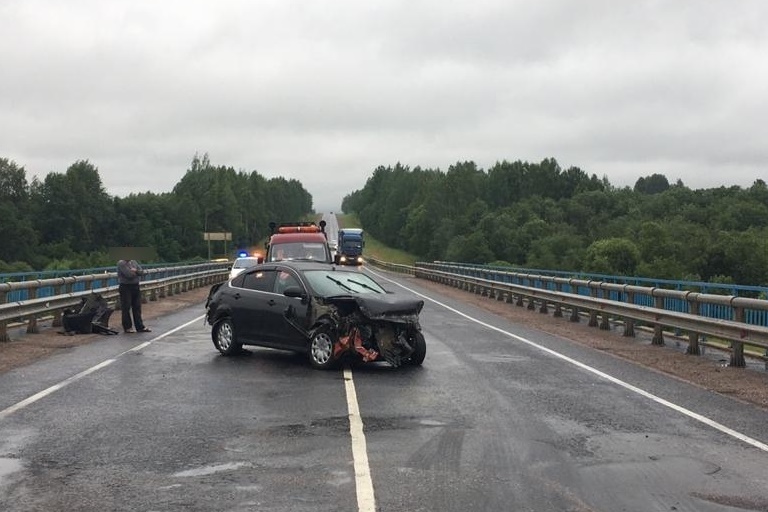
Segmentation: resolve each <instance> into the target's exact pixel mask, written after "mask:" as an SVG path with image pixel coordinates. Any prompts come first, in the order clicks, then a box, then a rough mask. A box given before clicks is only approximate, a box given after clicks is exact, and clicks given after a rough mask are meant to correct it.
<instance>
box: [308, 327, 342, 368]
mask: <svg viewBox="0 0 768 512" xmlns="http://www.w3.org/2000/svg"><path fill="white" fill-rule="evenodd" d="M335 341H336V336H335V335H334V334H333V330H332V329H331V327H330V326H328V325H321V326H320V327H318V328H317V329H315V330H314V331H312V336H311V338H310V341H309V362H310V363H311V364H312V366H314V367H315V368H317V369H319V370H328V369H330V368H333V366H334V364H335V362H336V361H335V360H334V359H333V344H334V343H335Z"/></svg>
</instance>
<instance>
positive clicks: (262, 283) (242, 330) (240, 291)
mask: <svg viewBox="0 0 768 512" xmlns="http://www.w3.org/2000/svg"><path fill="white" fill-rule="evenodd" d="M274 281H275V269H274V268H265V269H253V270H251V269H248V270H246V271H245V272H243V273H242V274H241V275H239V276H237V277H236V278H235V279H233V280H232V283H231V288H232V290H231V298H230V308H231V311H232V322H233V323H234V327H235V332H236V333H238V336H239V337H240V338H241V339H243V341H246V342H250V343H253V344H258V343H259V342H260V341H262V340H263V339H264V317H265V312H266V311H267V310H268V308H269V305H268V302H269V300H270V299H271V296H272V295H273V293H272V289H273V287H274Z"/></svg>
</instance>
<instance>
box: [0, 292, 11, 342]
mask: <svg viewBox="0 0 768 512" xmlns="http://www.w3.org/2000/svg"><path fill="white" fill-rule="evenodd" d="M6 302H8V292H6V293H0V304H5V303H6ZM4 341H11V337H10V336H8V321H7V320H2V321H0V342H4Z"/></svg>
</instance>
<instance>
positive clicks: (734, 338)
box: [368, 258, 768, 369]
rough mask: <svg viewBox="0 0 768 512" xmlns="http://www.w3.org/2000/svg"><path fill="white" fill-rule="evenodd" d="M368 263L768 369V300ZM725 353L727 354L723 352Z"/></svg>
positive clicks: (421, 265) (438, 266)
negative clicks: (645, 330)
mask: <svg viewBox="0 0 768 512" xmlns="http://www.w3.org/2000/svg"><path fill="white" fill-rule="evenodd" d="M368 262H369V263H371V264H373V265H376V266H379V267H381V268H384V269H387V270H391V271H395V272H400V273H406V274H410V275H413V276H415V277H417V278H422V279H428V280H430V281H435V282H438V283H441V284H445V285H448V286H453V287H456V288H461V289H464V290H467V291H470V292H474V293H478V294H481V295H485V296H488V297H490V298H494V299H496V300H503V301H506V302H510V303H514V304H516V305H518V306H524V305H527V307H528V309H537V308H538V310H539V311H540V312H542V313H547V312H549V308H550V307H551V308H554V315H555V316H563V309H564V308H565V309H567V310H570V320H571V321H574V322H577V321H579V320H580V318H581V314H580V313H581V312H584V313H586V314H587V315H588V317H589V325H590V326H593V327H600V328H601V329H610V326H611V322H612V321H616V320H620V321H621V323H622V324H623V326H624V335H625V336H634V335H635V328H636V327H638V326H641V325H642V326H649V327H650V328H652V329H653V341H652V343H653V344H656V345H663V344H664V331H665V329H669V328H672V329H675V330H676V331H685V332H686V333H687V334H688V349H687V353H689V354H692V355H700V354H701V351H702V346H703V345H707V344H710V343H708V342H707V337H711V338H712V339H713V341H714V340H722V341H723V342H725V343H728V344H729V346H726V347H725V348H726V349H727V350H729V351H730V352H731V361H730V364H731V365H732V366H736V367H743V366H745V365H746V361H745V357H744V347H745V345H746V346H748V347H752V348H754V349H757V350H759V351H762V354H763V355H762V356H760V357H761V358H762V359H763V360H765V361H767V363H766V364H767V369H768V326H766V325H765V324H764V323H763V322H765V321H766V318H768V300H763V299H756V298H749V297H737V296H733V295H718V294H708V293H700V292H694V291H683V290H671V289H666V288H658V287H644V286H636V285H629V284H616V283H607V282H603V281H593V280H583V279H574V278H565V277H554V276H542V275H532V274H520V273H517V272H504V271H497V270H488V269H478V268H470V267H465V268H462V267H457V266H455V265H449V266H447V265H444V264H441V263H416V265H415V266H413V267H410V266H406V265H394V264H391V263H386V262H382V261H377V260H375V259H370V258H369V259H368ZM720 348H723V347H720Z"/></svg>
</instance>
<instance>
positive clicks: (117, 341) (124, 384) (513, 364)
mask: <svg viewBox="0 0 768 512" xmlns="http://www.w3.org/2000/svg"><path fill="white" fill-rule="evenodd" d="M377 273H379V274H381V273H380V272H377ZM382 275H384V276H387V278H390V279H394V280H395V281H397V282H400V283H403V284H404V285H405V286H407V287H408V288H409V289H411V290H412V291H413V292H417V293H424V292H423V291H422V290H421V289H419V287H418V282H417V281H414V280H412V279H408V278H403V277H396V276H392V275H389V274H382ZM387 288H389V289H392V290H398V291H399V292H402V293H411V292H409V291H405V290H403V289H401V288H399V287H398V286H397V285H396V284H395V283H388V284H387ZM426 295H428V297H429V299H434V300H436V301H438V302H439V303H441V304H438V303H436V302H433V301H432V300H429V299H428V300H427V303H426V305H425V308H424V311H423V312H422V326H423V328H424V333H425V337H426V340H427V347H428V348H427V358H426V360H425V363H424V366H423V367H421V368H400V369H392V368H390V367H388V366H386V365H385V364H376V365H364V366H356V367H354V368H352V370H351V375H352V383H353V384H354V389H355V391H356V399H357V400H356V404H357V406H358V407H359V411H360V419H361V420H362V422H363V425H364V434H365V447H366V450H365V453H366V454H367V467H368V468H369V471H370V481H371V483H372V490H373V496H372V499H373V500H375V505H376V510H380V511H446V512H466V511H527V510H531V511H592V510H599V511H673V510H676V511H704V512H708V511H735V510H768V469H766V468H768V451H765V450H764V448H763V447H764V446H765V444H766V443H768V412H766V411H764V410H760V409H756V408H754V407H752V406H749V405H745V404H742V403H738V402H736V401H733V400H730V399H728V398H726V397H721V396H717V395H713V394H711V393H708V392H706V391H705V390H701V389H699V388H696V387H693V386H689V385H686V384H684V383H681V382H679V381H677V380H674V379H670V378H668V377H665V376H663V375H659V374H657V373H654V372H649V371H647V370H643V369H640V368H637V367H635V366H633V365H631V364H628V363H624V362H622V361H618V360H616V359H614V358H612V357H610V356H606V355H605V354H601V353H599V352H597V351H592V350H587V349H584V348H583V347H580V346H578V345H575V344H572V343H569V342H567V341H566V340H563V339H559V338H556V337H553V336H551V335H548V334H543V333H540V332H535V331H529V330H527V329H525V328H521V327H520V326H516V325H512V324H509V323H508V322H506V321H504V320H502V319H499V318H498V317H495V316H494V315H491V314H489V313H487V312H483V311H479V310H476V309H474V308H472V307H470V306H466V305H462V304H460V303H456V302H455V301H452V300H449V299H446V298H444V297H440V296H436V295H434V294H433V293H428V294H426ZM448 307H450V308H453V309H454V310H456V311H460V312H462V313H463V314H465V315H468V316H469V317H471V318H467V317H466V316H462V315H460V314H458V313H457V312H456V311H454V310H451V309H448ZM202 312H203V310H202V305H201V306H200V307H199V308H191V309H188V310H185V311H182V312H179V313H176V314H174V315H171V316H168V317H165V318H163V319H158V320H156V321H154V322H153V327H154V329H155V331H154V332H153V333H151V334H134V335H131V336H127V335H119V336H114V337H104V339H103V340H99V341H97V342H95V343H94V344H91V345H88V346H83V347H78V348H73V349H72V350H69V351H66V352H65V353H62V354H58V355H56V356H54V357H51V358H48V359H46V360H44V361H40V362H38V363H35V364H33V365H30V366H27V367H24V368H21V369H18V370H14V371H11V372H9V373H6V374H3V375H0V511H8V512H12V511H70V510H71V511H99V512H102V511H109V510H113V511H182V510H183V511H209V510H227V511H253V510H255V511H280V512H282V511H358V510H362V509H361V508H360V506H359V505H358V501H357V497H358V494H359V493H360V492H361V491H360V488H359V485H360V480H359V478H357V477H359V476H360V475H359V474H357V475H356V471H355V459H356V458H357V457H355V456H353V448H352V441H351V435H350V419H349V414H350V412H349V411H350V409H349V404H348V399H347V394H346V393H345V379H344V374H343V373H342V371H333V372H321V371H316V370H312V369H311V368H310V367H309V364H308V363H307V362H306V361H305V359H304V357H302V356H297V355H293V354H289V353H284V352H279V351H271V350H266V349H257V348H249V350H248V353H247V354H246V355H244V356H241V357H234V358H225V357H221V356H219V355H218V353H217V352H216V351H215V350H214V348H213V345H212V344H211V341H210V327H208V326H205V325H204V324H203V322H202V319H201V318H200V317H201V315H202ZM478 321H479V322H482V323H478ZM180 326H182V327H180ZM145 341H146V342H151V343H150V344H149V345H148V346H145V347H143V348H141V349H139V350H134V351H131V350H130V349H132V348H133V347H136V346H137V345H139V344H140V343H141V342H145ZM96 365H102V366H101V367H97V368H95V369H93V368H94V367H96ZM88 369H93V370H91V371H90V373H87V374H85V375H82V374H80V372H83V371H85V370H88ZM600 372H603V373H602V374H601V373H600ZM78 374H80V375H79V376H78ZM608 377H611V378H613V379H614V380H608ZM67 379H70V380H67ZM62 383H63V384H64V385H63V387H60V388H55V389H52V390H51V389H50V388H51V386H59V385H61V384H62ZM44 390H49V391H46V392H45V393H44V396H42V397H39V398H38V399H36V400H28V402H24V400H27V399H29V398H30V397H34V396H35V394H37V393H40V392H43V391H44ZM662 399H663V400H667V401H668V403H660V401H661V400H662ZM689 411H690V414H689ZM692 413H696V414H698V415H701V416H700V417H691V414H692ZM707 422H709V423H710V424H707ZM719 424H722V425H724V426H727V427H730V428H731V429H733V432H723V431H721V430H718V429H717V426H718V425H719ZM750 443H751V444H750ZM760 443H762V445H761V444H760ZM357 462H358V463H359V462H360V461H359V460H358V461H357ZM359 467H360V466H358V468H359ZM358 473H359V470H358Z"/></svg>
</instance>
